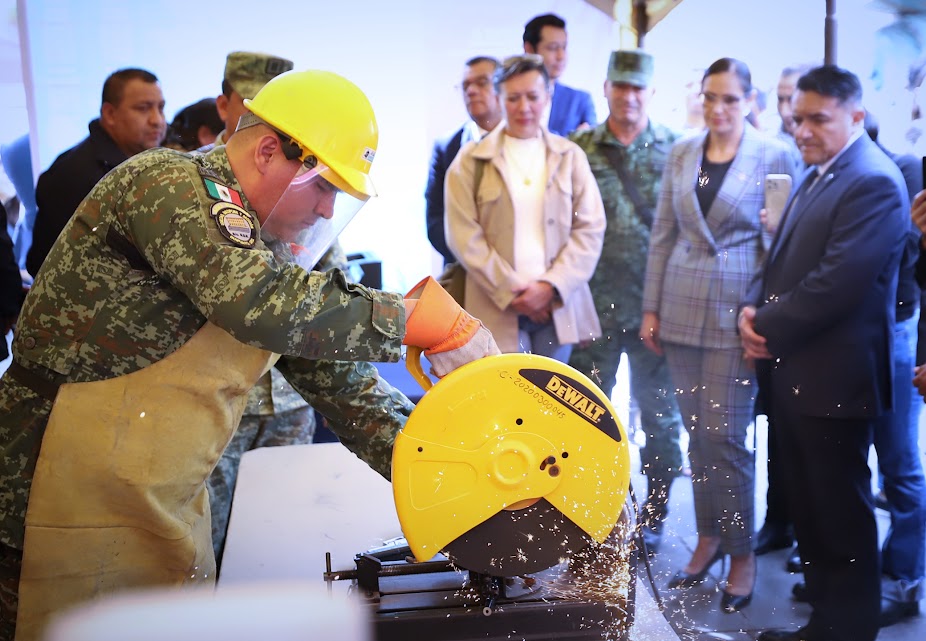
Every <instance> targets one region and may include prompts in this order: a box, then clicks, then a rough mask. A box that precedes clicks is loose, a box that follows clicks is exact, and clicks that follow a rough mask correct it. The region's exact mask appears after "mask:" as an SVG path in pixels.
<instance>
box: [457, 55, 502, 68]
mask: <svg viewBox="0 0 926 641" xmlns="http://www.w3.org/2000/svg"><path fill="white" fill-rule="evenodd" d="M480 62H490V63H492V69H493V72H494V70H497V69H498V68H499V67H501V66H502V63H501V62H499V61H498V58H493V57H492V56H476V57H474V58H470V59H469V60H467V61H466V66H467V67H472V66H473V65H478V64H479V63H480Z"/></svg>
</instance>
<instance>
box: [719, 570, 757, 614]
mask: <svg viewBox="0 0 926 641" xmlns="http://www.w3.org/2000/svg"><path fill="white" fill-rule="evenodd" d="M752 563H753V566H754V567H755V569H756V574H758V565H757V561H756V558H755V557H753V559H752ZM756 578H757V577H753V580H752V589H751V590H750V591H749V594H730V593H729V592H727V589H726V588H724V590H723V596H722V597H720V609H721V610H723V611H724V612H726V613H727V614H733V613H734V612H739V611H740V610H742V609H743V608H745V607H746V606H747V605H749V604H750V603H752V594H753V592H755V591H756Z"/></svg>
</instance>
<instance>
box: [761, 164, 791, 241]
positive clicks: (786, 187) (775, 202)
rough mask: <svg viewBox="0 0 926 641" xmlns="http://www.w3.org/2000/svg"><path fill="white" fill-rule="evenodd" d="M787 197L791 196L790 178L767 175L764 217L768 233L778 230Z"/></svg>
mask: <svg viewBox="0 0 926 641" xmlns="http://www.w3.org/2000/svg"><path fill="white" fill-rule="evenodd" d="M789 195H791V176H789V175H788V174H768V175H767V176H766V177H765V216H766V226H767V227H768V229H769V230H770V231H774V230H776V229H778V225H779V223H781V215H782V214H783V213H784V211H785V205H786V204H787V202H788V196H789Z"/></svg>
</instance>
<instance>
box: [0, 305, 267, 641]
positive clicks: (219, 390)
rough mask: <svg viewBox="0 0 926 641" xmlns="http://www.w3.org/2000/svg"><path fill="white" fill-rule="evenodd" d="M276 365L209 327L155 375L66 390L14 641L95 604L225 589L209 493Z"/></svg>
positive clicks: (53, 429) (31, 531)
mask: <svg viewBox="0 0 926 641" xmlns="http://www.w3.org/2000/svg"><path fill="white" fill-rule="evenodd" d="M277 358H279V355H276V354H273V353H271V352H267V351H264V350H261V349H258V348H256V347H249V346H247V345H245V344H244V343H241V342H240V341H238V340H235V339H234V338H233V337H232V336H231V335H230V334H228V333H227V332H225V331H224V330H222V329H220V328H218V327H217V326H215V325H213V324H212V323H206V325H205V326H203V328H202V329H200V330H199V331H198V332H197V333H196V334H195V335H194V336H193V337H192V338H191V339H190V340H189V341H188V342H187V343H186V344H185V345H183V346H182V347H181V348H180V349H178V350H177V351H175V352H174V353H172V354H171V355H169V356H168V357H167V358H165V359H164V360H162V361H159V362H157V363H155V364H154V365H151V366H150V367H146V368H144V369H142V370H139V371H137V372H133V373H132V374H128V375H125V376H120V377H118V378H114V379H110V380H105V381H97V382H92V383H74V384H66V385H62V386H61V388H60V390H59V391H58V394H57V396H56V398H55V404H54V407H53V409H52V413H51V416H50V418H49V421H48V426H47V428H46V431H45V436H44V438H43V440H42V449H41V453H40V455H39V458H38V463H37V466H36V470H35V476H34V479H33V482H32V490H31V492H30V495H29V507H28V510H27V513H26V538H25V546H24V550H23V564H22V576H21V578H20V582H19V612H18V616H17V619H16V641H33V640H37V639H40V638H41V635H42V633H43V630H44V628H45V626H46V624H47V622H48V620H49V618H50V616H51V615H52V614H53V613H55V612H58V611H60V610H62V609H64V608H67V607H69V606H71V605H74V604H77V603H80V602H83V601H86V600H88V599H92V598H94V597H96V596H100V595H105V594H107V593H112V592H116V591H118V590H124V589H127V588H134V587H143V586H152V585H158V586H164V585H181V584H188V583H212V582H214V581H215V556H214V553H213V549H212V534H211V519H210V515H209V498H208V495H207V493H206V486H205V481H206V479H207V478H208V477H209V474H210V473H211V472H212V469H213V468H214V467H215V465H216V462H217V461H218V460H219V457H220V456H221V455H222V452H223V451H224V450H225V447H226V446H227V445H228V442H229V441H230V440H231V437H232V435H233V434H234V431H235V428H236V427H237V425H238V421H239V419H240V418H241V413H242V412H243V411H244V405H245V402H246V400H247V392H248V390H250V389H251V387H252V386H253V385H254V383H255V382H256V381H257V379H258V378H259V377H260V376H261V375H262V374H263V373H264V372H266V371H267V370H268V369H269V368H270V366H271V365H272V364H273V363H275V362H276V360H277Z"/></svg>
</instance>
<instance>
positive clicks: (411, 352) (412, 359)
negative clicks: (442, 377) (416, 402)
mask: <svg viewBox="0 0 926 641" xmlns="http://www.w3.org/2000/svg"><path fill="white" fill-rule="evenodd" d="M422 351H424V350H423V349H422V348H420V347H415V346H412V345H409V346H408V349H407V350H406V352H405V367H406V369H408V373H409V374H411V375H412V377H413V378H414V379H415V380H416V381H418V384H419V385H421V388H422V389H423V390H424V391H426V392H427V391H428V390H429V389H431V386H432V385H434V383H432V382H431V379H430V378H428V375H427V374H425V373H424V370H423V369H421V352H422Z"/></svg>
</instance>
